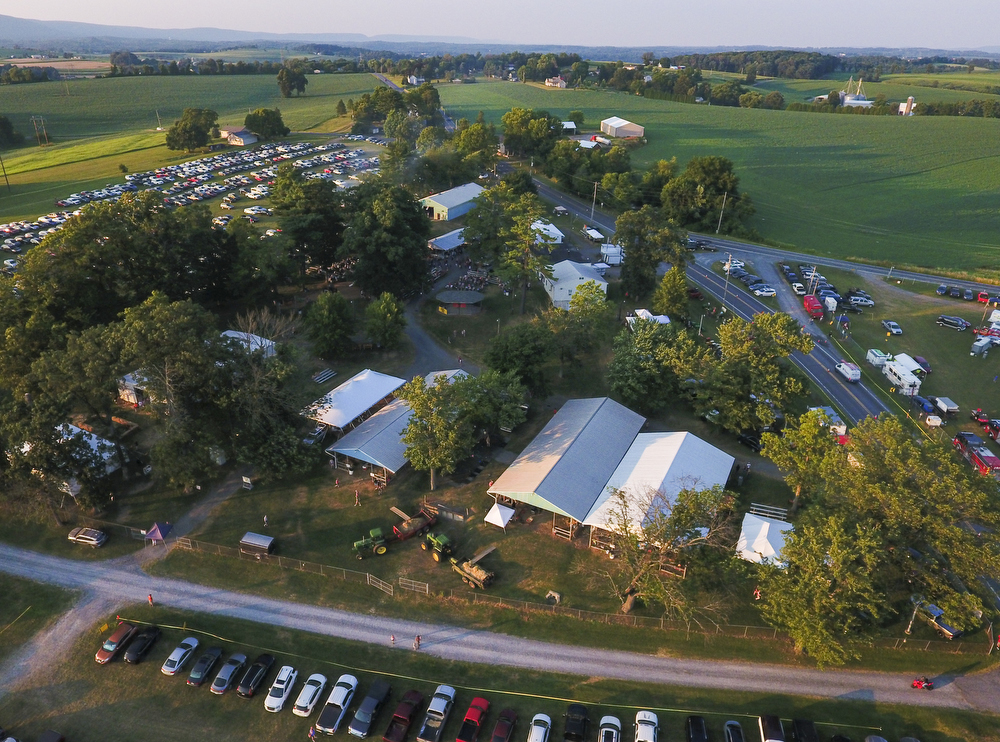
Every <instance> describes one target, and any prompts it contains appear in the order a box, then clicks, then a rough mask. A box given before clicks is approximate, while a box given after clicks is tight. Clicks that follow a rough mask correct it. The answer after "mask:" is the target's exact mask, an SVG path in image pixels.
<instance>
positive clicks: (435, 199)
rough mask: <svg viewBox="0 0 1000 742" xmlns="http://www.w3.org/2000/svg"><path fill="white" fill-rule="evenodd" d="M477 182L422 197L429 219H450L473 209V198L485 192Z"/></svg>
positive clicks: (422, 203)
mask: <svg viewBox="0 0 1000 742" xmlns="http://www.w3.org/2000/svg"><path fill="white" fill-rule="evenodd" d="M483 190H484V189H483V187H482V186H481V185H478V184H477V183H466V184H465V185H460V186H458V187H457V188H452V189H450V190H447V191H441V193H432V194H431V195H430V196H425V197H424V198H422V199H420V205H421V206H422V207H423V209H424V212H425V213H426V214H427V217H428V218H429V219H433V220H434V221H445V222H447V221H450V220H452V219H456V218H458V217H460V216H462V215H463V214H467V213H469V211H471V210H472V207H473V205H474V204H473V203H472V200H473V199H474V198H475V197H476V196H478V195H479V194H480V193H482V192H483Z"/></svg>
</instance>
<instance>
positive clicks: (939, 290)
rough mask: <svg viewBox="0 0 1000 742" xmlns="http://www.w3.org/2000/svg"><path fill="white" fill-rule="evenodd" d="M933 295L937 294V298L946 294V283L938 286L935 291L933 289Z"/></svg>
mask: <svg viewBox="0 0 1000 742" xmlns="http://www.w3.org/2000/svg"><path fill="white" fill-rule="evenodd" d="M934 293H935V294H937V295H938V296H944V295H945V294H947V293H948V284H946V283H942V284H940V285H939V286H938V287H937V288H936V289H934Z"/></svg>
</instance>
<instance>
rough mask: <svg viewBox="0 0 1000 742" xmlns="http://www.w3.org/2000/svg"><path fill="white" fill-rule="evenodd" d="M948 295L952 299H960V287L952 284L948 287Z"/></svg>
mask: <svg viewBox="0 0 1000 742" xmlns="http://www.w3.org/2000/svg"><path fill="white" fill-rule="evenodd" d="M948 296H950V297H952V298H953V299H961V298H962V289H960V288H959V287H958V286H952V287H951V288H950V289H948Z"/></svg>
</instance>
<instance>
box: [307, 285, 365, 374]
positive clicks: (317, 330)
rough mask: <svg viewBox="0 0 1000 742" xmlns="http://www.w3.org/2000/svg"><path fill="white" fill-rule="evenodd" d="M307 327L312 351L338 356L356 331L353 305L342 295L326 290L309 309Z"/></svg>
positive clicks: (323, 354) (322, 355) (326, 356)
mask: <svg viewBox="0 0 1000 742" xmlns="http://www.w3.org/2000/svg"><path fill="white" fill-rule="evenodd" d="M305 326H306V333H307V334H308V336H309V339H310V340H311V341H312V344H313V352H315V353H316V355H318V356H319V357H321V358H336V357H337V356H339V355H341V354H342V353H344V352H345V351H346V350H347V349H348V348H349V346H350V342H351V335H352V334H353V332H354V317H353V313H352V311H351V306H350V304H348V302H347V299H345V298H344V296H343V294H337V293H333V292H329V291H328V292H324V293H322V294H320V295H319V298H318V299H316V301H314V302H313V303H312V304H311V305H310V307H309V309H308V310H307V311H306V316H305Z"/></svg>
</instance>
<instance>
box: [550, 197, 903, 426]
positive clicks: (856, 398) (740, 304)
mask: <svg viewBox="0 0 1000 742" xmlns="http://www.w3.org/2000/svg"><path fill="white" fill-rule="evenodd" d="M535 185H536V186H537V187H538V193H539V195H540V196H542V198H544V199H546V200H548V201H551V202H553V203H556V204H560V205H562V206H565V207H566V208H567V209H568V210H569V211H570V212H571V213H573V214H574V215H575V216H578V217H580V218H582V219H584V220H586V221H587V223H588V224H590V225H592V226H595V227H597V228H598V229H603V230H604V231H605V232H607V233H608V235H613V234H614V232H615V224H614V220H613V219H612V218H611V217H610V216H608V215H607V214H603V213H601V212H600V211H599V210H597V209H594V210H593V216H591V205H590V204H587V203H585V202H584V201H581V200H580V199H577V198H574V197H572V196H569V195H567V194H565V193H563V192H561V191H558V190H556V189H555V188H552V187H551V186H549V185H547V184H545V183H542V182H540V181H538V180H536V181H535ZM703 239H705V241H706V242H709V243H710V244H712V245H713V246H717V247H718V249H719V250H727V251H733V252H734V254H736V252H735V251H736V250H737V246H738V248H739V251H740V254H741V256H742V255H743V254H745V255H746V256H747V259H748V260H754V257H755V256H757V255H761V256H764V257H766V258H767V259H768V260H769V261H770V262H777V261H779V260H782V259H785V260H798V259H799V257H798V255H797V254H796V253H784V252H782V251H780V250H774V249H773V248H757V246H756V245H749V244H747V243H742V242H735V241H733V240H718V239H715V238H708V237H705V238H703ZM756 249H760V250H765V251H770V252H767V253H756V252H754V250H756ZM717 259H718V253H699V254H696V258H695V260H694V261H693V262H692V263H691V264H689V266H688V271H687V274H688V278H689V279H690V280H691V281H692V282H694V283H695V284H697V285H698V286H699V287H700V288H701V289H703V290H705V291H707V292H708V293H710V294H712V295H713V296H714V297H715V298H716V299H717V300H718V301H720V302H722V303H724V305H725V306H726V307H727V308H728V309H729V310H731V311H733V312H734V313H735V314H737V315H738V316H739V317H742V318H743V319H745V320H749V319H751V318H752V317H753V315H754V314H759V313H760V312H772V311H773V310H772V309H770V308H769V307H767V306H765V305H764V304H763V303H761V302H760V301H758V300H757V299H756V298H754V297H753V296H751V295H750V294H748V293H747V292H746V291H744V290H743V287H742V286H741V285H740V284H736V285H735V286H734V285H730V286H729V287H728V288H727V287H726V285H725V284H726V282H725V279H723V278H721V277H720V276H718V275H717V274H715V273H713V272H712V271H711V270H710V269H709V268H708V267H707V266H706V265H705V264H706V263H709V264H710V263H711V262H714V261H715V260H717ZM803 259H805V256H803ZM757 262H758V263H760V261H757ZM838 262H841V263H846V261H838ZM761 265H763V263H761ZM847 265H848V266H853V264H851V263H847ZM848 269H850V268H848ZM774 272H775V274H776V273H777V271H774ZM886 272H888V271H887V270H886ZM783 283H784V282H783V281H782V282H781V283H772V284H771V285H772V286H775V287H776V288H777V290H778V291H779V292H780V290H781V288H780V286H781V285H782V284H783ZM723 299H725V301H724V302H723ZM795 304H796V305H797V302H796V303H795ZM782 309H783V310H784V311H788V312H790V313H791V314H792V315H793V316H795V317H796V318H797V319H798V320H799V321H800V322H801V323H802V324H803V326H804V327H806V329H807V330H808V331H809V332H810V333H811V334H812V335H813V339H814V340H815V341H816V347H815V349H814V350H813V351H812V353H810V354H808V355H804V354H802V353H795V354H793V355H792V358H791V360H792V362H793V363H794V364H795V365H796V366H798V367H799V368H800V369H802V371H803V372H805V374H806V375H807V376H808V377H809V379H810V380H811V381H812V382H813V383H814V384H816V386H817V387H819V388H820V389H822V390H823V393H824V394H826V396H827V397H829V398H830V399H831V400H833V402H834V404H835V405H836V407H837V408H838V409H839V410H840V411H841V413H842V414H843V415H845V416H846V417H847V418H848V419H849V420H850V421H851V422H852V423H857V422H859V421H860V420H863V419H864V418H866V417H872V416H878V415H879V414H880V413H882V412H886V411H888V408H887V407H886V406H885V405H884V404H883V403H882V401H881V400H880V399H879V398H878V397H877V396H876V395H875V394H874V393H872V391H871V390H870V389H868V388H867V387H866V386H865V385H864V384H862V383H857V384H848V383H847V382H846V381H844V380H843V378H842V377H841V376H840V375H839V374H837V373H836V372H835V371H834V366H836V365H837V363H839V362H840V361H841V360H842V359H841V358H840V356H839V355H837V354H835V353H833V352H832V351H831V350H830V347H829V344H828V343H827V340H826V337H825V336H824V333H823V331H822V330H820V329H819V328H815V327H814V328H811V329H810V327H809V321H808V317H806V315H805V312H804V311H803V310H802V309H801V307H798V306H788V307H782Z"/></svg>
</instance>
